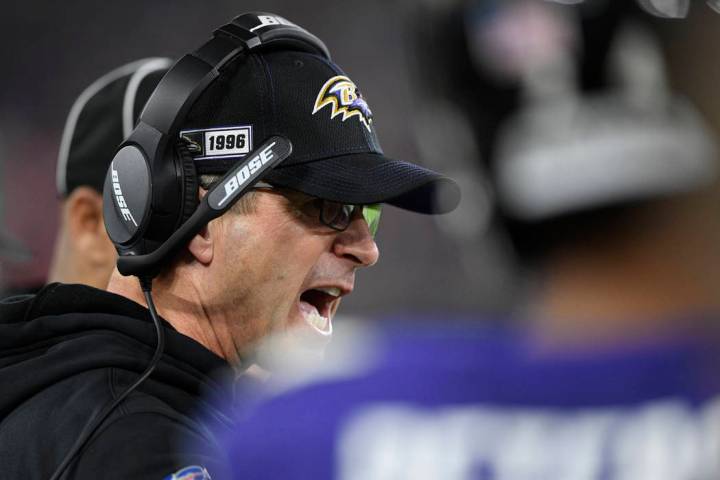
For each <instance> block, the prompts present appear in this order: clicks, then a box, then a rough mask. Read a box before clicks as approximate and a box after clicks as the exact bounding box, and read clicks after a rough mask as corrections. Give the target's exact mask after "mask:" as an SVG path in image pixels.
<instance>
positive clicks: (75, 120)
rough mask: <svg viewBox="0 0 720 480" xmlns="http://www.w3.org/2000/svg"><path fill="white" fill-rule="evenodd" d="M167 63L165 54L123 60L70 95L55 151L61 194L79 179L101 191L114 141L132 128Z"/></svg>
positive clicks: (163, 73) (66, 193) (75, 185)
mask: <svg viewBox="0 0 720 480" xmlns="http://www.w3.org/2000/svg"><path fill="white" fill-rule="evenodd" d="M171 65H172V60H170V59H168V58H145V59H142V60H138V61H135V62H132V63H128V64H126V65H123V66H121V67H118V68H116V69H114V70H112V71H110V72H108V73H106V74H105V75H103V76H102V77H100V78H98V79H97V80H95V81H94V82H93V83H92V84H90V86H88V87H87V88H86V89H85V90H84V91H83V92H82V93H81V94H80V96H79V97H78V98H77V100H75V103H74V104H73V106H72V108H71V109H70V114H69V115H68V118H67V121H66V123H65V130H64V131H63V136H62V141H61V144H60V152H59V155H58V164H57V189H58V194H59V195H60V196H61V197H67V196H68V195H69V194H70V193H71V192H72V191H73V190H74V189H75V188H76V187H79V186H81V185H86V186H89V187H92V188H94V189H95V190H97V191H98V192H102V190H103V183H104V181H105V173H106V172H107V169H108V166H109V165H110V162H111V161H112V159H113V156H114V155H115V150H116V149H117V146H118V145H119V144H120V142H122V141H123V140H124V139H125V138H126V137H127V136H128V135H129V134H130V132H132V130H133V128H134V127H135V122H136V120H137V118H138V116H139V115H140V112H141V111H142V108H143V107H144V106H145V103H147V100H148V98H150V94H151V93H152V92H153V90H154V89H155V87H156V86H157V84H158V83H159V82H160V79H161V78H162V77H163V75H165V73H167V71H168V69H169V68H170V66H171Z"/></svg>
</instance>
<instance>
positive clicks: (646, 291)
mask: <svg viewBox="0 0 720 480" xmlns="http://www.w3.org/2000/svg"><path fill="white" fill-rule="evenodd" d="M428 3H432V2H428ZM554 3H555V2H542V1H527V0H519V1H510V2H494V1H478V2H469V3H463V4H460V5H456V6H455V7H454V8H452V9H449V10H442V9H441V8H439V7H437V5H438V4H437V3H433V5H434V6H433V7H427V8H428V11H426V12H425V13H427V15H421V16H419V17H418V18H416V20H417V24H416V26H417V28H418V36H417V41H418V45H417V50H418V52H421V53H419V54H418V55H419V62H424V63H421V64H420V70H419V72H421V73H422V72H424V73H423V75H422V78H421V81H422V83H423V84H422V85H421V91H422V92H423V94H422V95H421V97H422V98H423V100H424V102H423V107H425V108H427V110H426V111H424V112H423V111H420V112H419V113H418V117H419V118H420V120H419V121H418V128H419V130H420V131H419V133H418V136H419V137H420V138H421V141H420V145H421V147H425V148H427V149H429V150H431V151H432V154H433V155H432V156H433V157H434V158H436V159H438V158H442V159H443V160H444V161H447V162H455V164H456V166H457V170H456V171H460V170H461V169H462V168H463V165H461V161H463V160H466V161H467V162H468V163H467V164H466V165H465V167H466V168H469V169H470V171H469V172H468V174H467V177H471V178H476V177H478V176H481V175H480V174H478V171H479V172H480V173H481V174H483V175H487V178H488V180H487V181H486V182H484V183H482V184H480V185H478V186H477V188H479V189H482V188H485V189H487V190H488V191H483V192H480V194H478V195H477V196H473V195H472V193H471V194H470V195H465V196H464V199H465V200H464V203H463V204H461V206H460V208H459V209H458V210H457V211H456V213H455V214H454V216H455V218H453V216H450V217H449V218H446V219H442V220H441V222H442V223H443V224H445V225H446V228H447V229H448V231H449V232H453V231H456V230H457V231H460V232H461V233H463V234H465V233H466V232H467V224H468V223H470V222H472V221H473V212H474V209H475V208H477V209H479V210H482V208H483V206H482V205H479V203H478V205H473V204H468V203H467V199H468V198H478V199H489V198H492V199H494V201H495V204H496V212H497V213H496V216H495V217H496V218H495V220H496V222H497V224H498V226H499V227H502V228H503V229H504V231H505V232H507V233H506V235H507V237H508V238H509V240H510V243H511V245H512V247H513V249H514V251H515V252H516V254H517V259H518V262H519V263H520V265H521V266H522V268H523V270H524V271H525V272H527V275H528V278H529V280H528V281H527V288H526V289H523V290H522V291H519V292H518V293H517V296H516V298H517V304H516V308H515V310H514V311H513V312H511V314H510V315H509V318H507V319H506V320H505V321H506V322H507V323H509V325H506V326H505V327H504V328H502V327H498V326H497V323H498V322H494V323H493V327H492V328H490V327H487V326H483V325H471V324H469V323H468V322H459V320H467V319H466V318H463V319H459V318H454V317H452V316H450V315H445V316H441V315H435V316H431V315H428V316H427V318H425V319H424V320H431V322H429V323H423V322H420V321H419V320H422V318H419V317H417V318H413V319H404V320H406V321H404V322H398V323H392V324H389V325H388V326H386V327H384V328H383V329H382V330H381V331H380V332H378V331H374V330H369V329H362V328H361V329H359V330H358V331H354V332H349V333H348V334H347V335H339V336H337V337H336V342H337V344H335V345H332V346H331V353H330V354H329V355H328V359H327V362H328V367H327V368H326V369H322V370H320V371H317V372H315V374H314V375H315V377H314V379H313V375H311V374H308V375H309V377H310V378H311V379H312V380H310V381H309V382H307V383H305V382H301V383H300V384H299V385H297V384H295V385H294V388H291V390H290V391H289V392H287V391H284V389H286V388H288V385H289V386H290V387H293V382H295V381H297V380H296V379H294V378H293V375H298V373H297V372H296V371H295V370H296V367H297V365H291V366H289V367H288V369H287V377H286V378H285V379H283V378H281V376H280V375H279V374H278V375H277V376H276V379H277V382H276V383H275V384H274V385H273V384H269V385H267V386H266V391H265V394H269V395H270V398H269V399H265V400H264V401H262V400H261V401H260V403H259V404H253V405H249V406H247V407H246V409H244V410H241V411H240V413H239V414H238V415H239V419H240V420H239V424H238V426H237V427H236V430H235V432H236V433H235V434H231V435H229V436H226V437H225V440H224V442H225V445H226V449H227V452H228V456H229V458H231V461H232V463H233V465H234V472H235V477H234V478H243V479H253V478H263V479H266V478H284V479H289V478H316V479H325V478H339V479H361V478H362V479H389V478H392V479H404V478H407V479H413V480H417V479H435V478H443V479H487V480H490V479H500V480H502V479H508V480H519V479H528V478H533V479H537V478H552V479H573V480H574V479H578V480H579V479H583V480H584V479H591V478H592V479H595V478H597V479H631V478H632V479H639V478H642V479H650V478H652V479H668V480H669V479H673V480H680V479H686V480H690V479H712V478H717V477H718V476H719V475H720V375H718V374H717V365H718V361H720V325H719V323H718V322H719V320H718V318H719V317H720V295H718V292H719V291H720V210H719V209H718V205H720V183H719V182H718V161H719V159H718V151H717V145H716V132H715V131H713V130H712V129H711V128H710V127H709V126H708V125H707V124H706V122H705V120H704V119H703V117H702V116H701V115H700V113H699V112H698V109H697V108H696V107H695V106H694V105H693V104H691V103H690V102H689V101H688V100H687V99H685V98H682V97H681V96H679V95H678V94H677V93H676V92H675V91H674V90H673V88H672V87H671V85H670V84H669V82H668V80H667V76H666V72H665V65H664V59H663V55H662V53H661V48H660V44H659V41H658V40H659V37H658V35H657V32H656V28H658V26H657V25H656V24H657V22H658V21H651V20H652V19H651V17H649V16H648V15H647V11H648V8H647V7H648V6H652V5H653V4H655V3H657V2H641V3H642V7H643V8H644V10H640V7H639V6H638V5H637V4H633V3H630V2H599V1H592V0H588V1H586V2H582V3H581V4H580V5H574V6H568V5H558V4H554ZM557 3H559V2H557ZM661 3H662V2H661ZM666 3H667V2H666ZM700 8H703V6H700ZM650 11H652V12H653V13H657V11H655V10H650ZM702 14H704V15H713V16H715V15H716V14H715V13H714V12H712V10H709V9H706V10H704V11H703V12H702ZM686 21H688V22H692V21H694V19H693V18H690V19H688V20H686ZM717 21H720V17H716V22H717ZM716 25H717V23H716ZM661 26H662V27H665V28H669V27H667V26H666V25H664V24H663V25H661ZM696 48H703V45H699V46H696ZM428 71H432V73H433V74H432V75H431V74H428V73H427V72H428ZM437 72H442V74H439V73H437ZM676 73H677V72H676ZM679 73H681V74H685V75H692V74H695V75H697V74H698V72H679ZM418 76H420V75H418ZM439 92H440V93H439ZM433 96H434V97H433ZM448 112H450V114H448ZM463 122H465V123H466V124H465V125H461V123H463ZM468 125H471V128H468ZM467 131H471V132H474V134H475V135H476V143H475V144H473V142H472V141H470V140H468V138H467V136H463V135H464V134H465V132H467ZM463 145H465V146H466V147H465V148H464V149H463V148H462V147H463ZM443 148H445V149H446V151H447V152H448V153H449V154H448V155H445V156H442V155H438V152H440V151H442V149H443ZM458 152H459V153H460V154H462V153H463V152H464V153H465V154H466V158H464V159H463V158H459V157H461V155H460V154H458ZM472 152H474V153H475V155H474V156H473V155H472V154H471V153H472ZM450 153H451V154H452V155H450ZM428 156H429V155H428ZM478 158H481V159H482V163H480V162H478ZM463 187H464V192H465V191H466V187H467V184H465V185H463ZM386 320H388V321H389V320H398V319H397V318H395V319H386ZM475 321H477V322H485V324H486V325H487V319H485V318H482V317H480V318H476V319H475ZM413 322H414V323H413ZM358 359H362V361H359V360H358ZM276 370H278V371H279V370H280V369H279V368H278V369H276ZM283 380H287V382H286V384H283ZM268 392H269V393H268ZM261 396H262V394H261ZM274 458H282V461H273V459H274Z"/></svg>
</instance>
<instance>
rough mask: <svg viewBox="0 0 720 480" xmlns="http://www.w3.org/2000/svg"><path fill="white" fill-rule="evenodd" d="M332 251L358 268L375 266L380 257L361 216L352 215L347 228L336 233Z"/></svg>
mask: <svg viewBox="0 0 720 480" xmlns="http://www.w3.org/2000/svg"><path fill="white" fill-rule="evenodd" d="M333 251H334V252H335V255H337V256H338V257H343V258H347V259H349V260H351V261H352V262H353V263H355V264H357V266H358V267H370V266H372V265H375V263H377V261H378V257H379V256H380V251H379V250H378V247H377V244H376V243H375V240H373V237H372V235H371V234H370V229H369V228H368V224H367V222H366V221H365V219H364V218H363V216H362V214H359V215H354V216H353V219H352V221H351V222H350V225H348V228H347V229H346V230H344V231H342V232H338V234H337V236H336V237H335V242H334V243H333Z"/></svg>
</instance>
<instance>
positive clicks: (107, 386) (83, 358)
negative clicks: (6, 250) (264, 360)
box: [0, 284, 232, 480]
mask: <svg viewBox="0 0 720 480" xmlns="http://www.w3.org/2000/svg"><path fill="white" fill-rule="evenodd" d="M163 327H164V329H165V342H166V343H165V350H164V354H163V356H162V359H161V360H160V363H159V364H158V366H157V368H156V369H155V371H154V373H153V374H152V375H151V377H150V378H149V379H147V380H146V381H145V382H144V383H143V384H141V385H140V387H138V388H137V389H136V390H135V391H134V392H133V393H132V394H131V395H130V396H129V397H128V398H126V399H125V401H124V402H122V403H121V405H120V406H119V407H118V408H117V409H116V410H115V411H114V412H113V413H112V414H111V415H110V416H109V417H108V418H107V419H106V420H105V421H104V422H103V424H102V426H101V427H100V428H99V429H98V431H97V432H96V433H95V434H94V435H93V437H92V439H91V440H90V441H89V442H88V444H87V446H86V448H85V450H84V451H83V453H82V455H81V456H80V457H79V458H77V459H76V460H75V461H74V463H73V465H71V467H70V468H69V469H68V470H67V471H66V472H68V473H66V475H65V476H64V477H63V478H66V479H70V478H72V479H85V478H87V479H91V478H92V479H100V478H102V479H115V478H117V479H128V478H138V479H145V478H148V479H151V478H154V479H159V480H160V479H163V478H165V477H166V476H167V475H169V474H171V473H174V472H176V471H178V470H179V469H181V468H182V467H186V466H189V465H200V466H203V467H205V468H207V469H208V471H209V473H210V475H211V476H213V479H214V480H215V479H217V478H219V477H221V476H222V475H221V474H218V473H216V474H215V475H213V471H214V470H215V471H216V472H217V471H219V470H220V469H221V468H222V465H223V461H222V459H221V458H220V457H215V456H214V455H215V439H214V437H213V434H211V433H210V431H213V432H218V431H222V430H223V429H224V428H228V427H229V421H228V420H227V418H226V417H225V416H224V415H223V414H222V412H221V411H220V410H218V409H216V408H215V407H214V405H219V404H220V403H219V402H220V399H223V398H224V399H230V398H231V395H232V391H231V389H232V387H231V383H230V382H229V381H227V380H229V379H230V378H231V374H232V372H231V369H230V368H229V366H228V364H227V363H226V362H225V361H224V360H223V359H221V358H220V357H218V356H216V355H215V354H213V353H212V352H210V351H209V350H207V349H206V348H204V347H203V346H202V345H200V344H199V343H197V342H195V341H194V340H192V339H190V338H189V337H186V336H184V335H182V334H180V333H179V332H177V331H176V330H174V329H173V328H172V326H170V325H169V324H168V323H165V322H163ZM155 347H156V334H155V328H154V326H153V323H152V320H151V318H150V313H149V311H148V310H147V309H146V308H144V307H142V306H140V305H139V304H137V303H135V302H132V301H130V300H128V299H126V298H124V297H121V296H118V295H114V294H111V293H108V292H104V291H101V290H97V289H94V288H90V287H86V286H81V285H62V284H51V285H48V286H47V287H45V288H44V289H42V290H41V291H40V292H39V293H38V294H37V295H32V296H24V297H16V298H14V299H7V300H5V301H3V302H0V465H1V467H0V471H2V477H3V478H13V479H15V478H18V479H19V478H23V479H28V480H31V479H38V480H40V479H42V480H47V479H48V478H50V476H51V475H52V474H53V472H54V471H55V469H56V467H57V466H58V464H59V463H60V462H61V461H62V459H63V458H64V457H65V455H66V453H67V451H68V450H69V449H70V447H71V446H72V445H73V443H74V442H75V440H76V439H77V438H78V436H79V435H80V433H81V431H82V430H83V428H84V427H85V426H86V425H87V424H88V422H89V421H90V419H91V418H92V417H93V416H94V415H95V414H97V413H98V411H100V410H101V409H102V408H103V407H105V406H106V405H107V404H108V403H109V402H111V401H112V399H114V398H115V397H116V396H117V395H119V394H121V393H122V392H123V391H124V390H125V389H126V388H127V387H128V386H129V385H130V384H132V383H133V382H134V381H135V380H136V379H137V378H138V376H139V375H140V374H141V373H142V372H143V371H144V370H145V368H146V367H147V366H148V363H149V361H150V358H151V357H152V354H153V352H154V350H155ZM199 419H202V421H200V420H199Z"/></svg>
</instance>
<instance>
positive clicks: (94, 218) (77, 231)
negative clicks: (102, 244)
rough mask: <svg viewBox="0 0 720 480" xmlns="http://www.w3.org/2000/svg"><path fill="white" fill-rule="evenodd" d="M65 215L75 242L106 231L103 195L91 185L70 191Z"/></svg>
mask: <svg viewBox="0 0 720 480" xmlns="http://www.w3.org/2000/svg"><path fill="white" fill-rule="evenodd" d="M65 215H66V221H67V225H68V230H69V232H70V236H71V237H72V239H73V241H75V242H86V241H88V239H89V237H91V236H94V235H97V234H104V232H105V226H104V225H103V216H102V195H100V194H99V193H98V192H96V191H95V190H94V189H92V188H90V187H87V186H82V187H77V188H75V189H74V190H73V191H72V193H70V196H69V197H68V198H67V200H66V208H65Z"/></svg>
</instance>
